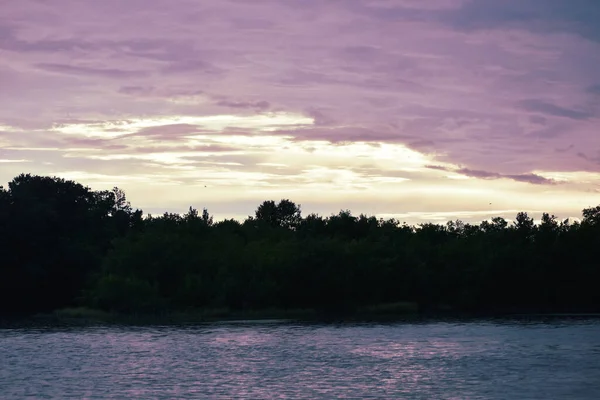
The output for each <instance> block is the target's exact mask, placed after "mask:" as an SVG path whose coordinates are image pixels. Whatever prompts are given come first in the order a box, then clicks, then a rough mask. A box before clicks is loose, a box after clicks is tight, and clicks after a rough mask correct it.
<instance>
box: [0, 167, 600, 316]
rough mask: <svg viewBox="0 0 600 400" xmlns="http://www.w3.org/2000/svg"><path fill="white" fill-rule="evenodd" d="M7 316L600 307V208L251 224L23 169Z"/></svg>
mask: <svg viewBox="0 0 600 400" xmlns="http://www.w3.org/2000/svg"><path fill="white" fill-rule="evenodd" d="M0 235H1V237H2V240H1V241H0V251H1V254H2V258H1V259H0V263H1V264H0V314H4V315H6V314H16V313H32V312H41V311H49V310H53V309H56V308H60V307H67V306H73V305H86V306H89V307H93V308H98V309H102V310H107V311H115V312H125V313H128V312H163V311H186V310H192V309H203V308H217V307H227V308H229V309H233V310H252V309H263V308H269V307H277V308H280V309H291V308H313V309H317V310H321V311H327V312H352V311H353V310H355V309H357V308H358V307H365V306H373V305H377V304H382V303H392V302H401V301H406V302H416V303H418V304H419V307H420V308H422V309H435V308H438V307H442V306H443V307H449V308H451V309H454V310H464V311H493V312H495V311H507V310H511V311H533V310H535V311H600V291H599V290H598V282H599V281H600V280H599V278H600V267H599V264H598V260H599V259H600V254H598V252H599V251H600V246H599V244H600V241H599V239H600V207H595V208H588V209H585V210H584V211H583V219H582V222H581V223H572V224H570V223H569V222H568V221H563V222H559V221H557V220H556V218H554V217H553V216H550V215H548V214H544V215H543V217H542V221H541V223H539V224H534V221H533V219H532V218H530V217H529V216H528V215H527V214H526V213H519V214H518V215H517V216H516V219H515V222H514V223H511V224H509V223H507V221H505V220H504V219H502V218H494V219H492V221H491V222H488V221H484V222H482V223H481V224H479V225H472V224H466V223H463V222H461V221H454V222H449V223H447V224H446V225H435V224H422V225H419V226H417V227H412V226H408V225H406V224H400V223H398V222H397V221H395V220H381V219H377V218H375V217H368V216H364V215H360V216H358V217H356V216H353V215H352V214H351V213H350V212H349V211H342V212H340V213H339V214H338V215H332V216H330V217H326V218H323V217H320V216H317V215H314V214H312V215H308V216H307V217H305V218H302V216H301V213H300V207H299V206H297V205H296V204H295V203H293V202H291V201H289V200H282V201H280V202H279V203H276V202H273V201H266V202H264V203H263V204H261V205H260V206H259V207H258V209H257V210H256V214H255V216H253V217H248V218H247V219H246V220H245V221H243V222H238V221H235V220H226V221H222V222H217V223H215V222H213V220H212V217H211V216H210V215H209V214H208V212H207V211H206V210H204V211H203V212H202V213H198V212H197V211H196V210H195V209H193V208H190V210H189V212H188V213H187V214H185V215H177V214H168V213H166V214H164V215H162V216H160V217H154V216H150V215H148V216H146V217H143V215H142V212H141V211H140V210H133V209H132V208H131V206H130V205H129V203H128V202H127V200H126V198H125V195H124V193H123V192H122V191H121V190H119V189H117V188H115V189H114V190H112V191H92V190H91V189H89V188H86V187H84V186H82V185H80V184H77V183H75V182H71V181H65V180H62V179H58V178H50V177H39V176H31V175H21V176H19V177H17V178H15V179H14V180H13V181H12V182H10V183H9V185H8V188H7V189H4V188H0Z"/></svg>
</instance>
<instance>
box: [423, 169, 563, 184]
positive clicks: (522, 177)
mask: <svg viewBox="0 0 600 400" xmlns="http://www.w3.org/2000/svg"><path fill="white" fill-rule="evenodd" d="M425 168H429V169H434V170H438V171H446V172H454V173H457V174H460V175H464V176H468V177H471V178H477V179H511V180H513V181H516V182H523V183H531V184H534V185H554V184H555V183H556V182H555V181H554V180H553V179H549V178H545V177H543V176H540V175H537V174H534V173H526V174H500V173H498V172H490V171H481V170H473V169H469V168H451V167H446V166H443V165H426V166H425Z"/></svg>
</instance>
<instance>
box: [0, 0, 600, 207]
mask: <svg viewBox="0 0 600 400" xmlns="http://www.w3.org/2000/svg"><path fill="white" fill-rule="evenodd" d="M597 9H598V7H597V6H596V1H595V0H592V1H588V0H580V1H577V2H574V1H568V0H522V1H521V0H519V1H517V0H506V1H504V0H503V1H495V0H436V1H427V2H424V1H418V0H393V1H392V0H343V1H320V0H290V1H277V0H264V1H260V2H257V1H242V0H219V1H216V0H214V1H213V0H207V1H201V2H199V1H196V0H179V1H178V2H177V4H173V2H171V1H168V0H153V1H152V2H148V1H145V0H129V1H112V0H110V1H102V2H81V1H77V0H56V2H43V1H37V0H20V1H15V2H8V3H7V4H6V5H3V7H2V16H1V17H0V52H1V56H2V62H1V63H0V81H1V82H2V90H0V101H1V102H2V104H3V107H2V109H0V149H2V150H1V151H2V154H0V158H2V159H7V160H9V159H10V160H30V161H31V162H28V163H26V164H27V166H28V167H29V168H30V171H34V172H36V171H37V172H39V173H53V174H59V175H60V174H61V173H63V172H64V173H65V174H71V175H69V176H76V177H78V178H80V179H82V180H87V179H89V180H90V181H89V183H90V184H98V185H104V184H106V183H108V182H109V181H110V180H114V181H115V184H116V183H119V182H122V183H123V185H124V189H126V190H127V191H128V193H131V194H130V196H131V197H132V200H133V201H134V202H138V200H139V202H138V203H139V204H140V206H141V207H144V208H145V207H147V206H148V207H158V208H160V207H170V209H174V208H177V207H183V209H184V210H185V209H186V208H187V206H186V205H185V204H184V203H186V202H190V201H192V200H194V201H201V200H202V201H206V202H207V203H209V204H212V205H213V206H215V207H220V209H221V210H223V212H225V211H226V208H224V207H229V208H228V209H229V210H231V212H232V214H236V215H237V214H242V215H244V214H246V212H247V211H248V210H246V209H245V208H243V207H251V206H252V207H253V206H254V205H255V204H256V203H257V202H259V201H261V200H264V197H265V196H271V195H272V196H275V197H279V196H283V195H284V194H285V195H289V197H290V198H293V199H298V200H302V201H303V204H307V207H313V209H315V210H321V212H322V211H323V210H325V211H328V210H333V211H335V210H336V209H339V208H340V207H342V206H343V207H357V208H356V212H371V211H372V212H377V213H392V214H393V213H396V214H397V213H403V212H404V213H408V212H414V213H419V212H421V213H423V214H422V215H430V216H431V215H438V216H439V215H442V214H434V213H443V215H448V216H449V215H451V214H452V212H456V213H459V212H466V211H465V210H467V211H469V212H470V213H471V212H472V213H471V214H469V215H473V216H477V215H481V214H476V212H483V211H486V212H487V211H489V207H487V205H488V204H489V201H486V199H487V198H489V197H494V199H495V200H494V203H495V204H498V205H499V208H498V209H497V210H498V211H502V210H515V209H520V208H525V209H536V210H537V209H539V208H546V210H547V211H552V212H554V213H556V214H559V212H564V213H566V214H569V213H571V215H572V212H573V210H578V209H579V208H580V206H581V204H580V203H581V199H583V198H585V199H586V201H587V202H589V201H592V200H593V199H594V198H596V197H593V196H596V195H595V194H591V195H590V194H589V193H592V192H589V190H591V189H592V188H593V187H594V186H593V185H595V184H596V183H594V182H596V181H594V180H589V179H588V180H585V179H584V180H582V179H583V178H581V177H582V176H584V175H582V174H583V173H584V172H585V173H596V172H600V163H598V162H597V161H598V160H597V154H596V150H597V149H599V148H600V139H599V138H598V135H597V134H596V133H597V124H598V121H597V116H598V115H600V114H599V112H600V109H599V108H598V104H597V101H596V95H597V94H598V93H600V91H599V90H598V88H597V86H598V82H600V70H598V68H597V66H598V65H600V43H599V40H598V36H597V33H598V25H597V23H596V21H597V20H598V18H597ZM140 10H141V11H140ZM557 149H564V150H565V151H557ZM22 165H23V163H3V168H1V169H0V181H1V180H8V179H10V178H12V176H14V175H16V174H18V173H20V172H22V171H20V169H21V168H22V167H23V166H22ZM428 166H429V167H428ZM431 166H438V167H439V168H437V169H436V168H432V167H431ZM442 167H443V168H445V169H447V170H444V169H443V168H442ZM459 170H462V172H459ZM490 171H495V172H490ZM548 171H558V172H555V173H553V175H552V174H551V175H548V174H549V173H548ZM561 174H563V175H561ZM564 174H567V175H564ZM569 174H571V175H569ZM152 176H156V177H157V178H156V179H155V180H154V181H153V180H152ZM558 176H566V177H567V178H565V179H562V178H561V179H562V180H561V179H559V178H557V177H558ZM586 179H587V178H586ZM202 180H207V181H209V182H210V187H211V190H210V192H209V193H207V191H205V190H204V184H202V183H201V181H202ZM553 181H555V182H560V185H553V186H552V191H551V193H549V190H548V187H549V185H550V184H551V183H553ZM84 183H88V182H84ZM183 183H186V184H189V185H186V184H183ZM167 187H168V189H166V188H167ZM583 193H585V196H584V195H583ZM586 196H587V197H586ZM589 196H592V197H591V199H592V200H590V197H589ZM598 201H599V202H600V198H598ZM311 204H312V205H311ZM480 204H484V205H485V210H481V209H479V207H480ZM187 205H189V204H187ZM500 205H501V206H500ZM250 211H251V210H250ZM473 213H475V214H473ZM412 215H414V214H411V218H412ZM456 215H459V214H456Z"/></svg>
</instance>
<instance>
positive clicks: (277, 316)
mask: <svg viewBox="0 0 600 400" xmlns="http://www.w3.org/2000/svg"><path fill="white" fill-rule="evenodd" d="M394 306H395V307H394ZM565 318H566V319H570V318H573V319H580V318H583V319H586V318H600V313H598V312H535V311H532V312H523V311H520V312H478V313H473V312H460V311H456V310H429V311H423V310H419V309H418V307H416V305H414V304H411V303H402V304H400V305H398V304H393V305H389V304H386V305H378V306H373V307H365V308H362V309H359V310H356V311H354V312H346V313H343V312H342V313H334V312H330V313H326V312H322V311H317V310H315V309H288V310H286V309H276V308H271V309H262V310H229V309H225V308H222V309H202V310H190V311H178V312H175V311H173V312H165V313H136V314H133V313H131V314H126V313H115V312H106V311H102V310H96V309H92V308H85V307H73V308H64V309H59V310H55V311H52V312H47V313H40V314H35V315H30V316H21V317H13V318H0V328H4V327H10V326H17V327H23V326H28V325H30V326H40V325H50V326H83V327H85V326H98V325H103V326H106V325H108V326H110V325H121V326H148V325H195V324H210V323H260V322H265V323H268V322H272V323H285V322H299V323H322V324H331V323H393V322H409V323H410V322H425V321H451V320H460V321H466V322H476V321H490V320H495V319H498V320H523V319H535V320H539V319H565Z"/></svg>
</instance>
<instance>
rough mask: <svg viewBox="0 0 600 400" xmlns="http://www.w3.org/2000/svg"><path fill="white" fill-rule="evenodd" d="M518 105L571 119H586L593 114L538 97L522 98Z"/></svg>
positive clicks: (528, 109) (533, 110)
mask: <svg viewBox="0 0 600 400" xmlns="http://www.w3.org/2000/svg"><path fill="white" fill-rule="evenodd" d="M518 106H520V107H522V108H523V109H525V110H527V111H532V112H539V113H542V114H547V115H551V116H556V117H565V118H571V119H588V118H592V117H593V116H594V114H593V113H589V112H585V111H578V110H572V109H569V108H564V107H560V106H557V105H554V104H552V103H547V102H545V101H543V100H539V99H527V100H522V101H520V102H519V103H518Z"/></svg>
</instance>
